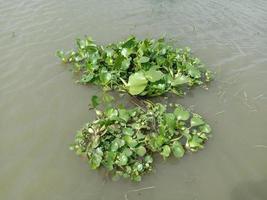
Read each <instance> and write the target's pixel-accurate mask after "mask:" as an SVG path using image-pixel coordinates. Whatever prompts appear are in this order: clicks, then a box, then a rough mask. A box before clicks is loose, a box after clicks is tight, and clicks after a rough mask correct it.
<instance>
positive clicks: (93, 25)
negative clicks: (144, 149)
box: [0, 0, 267, 200]
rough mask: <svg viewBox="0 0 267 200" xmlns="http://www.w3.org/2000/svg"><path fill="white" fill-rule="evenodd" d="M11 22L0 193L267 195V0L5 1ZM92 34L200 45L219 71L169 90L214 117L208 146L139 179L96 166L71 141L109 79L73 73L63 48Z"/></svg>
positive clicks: (187, 199) (3, 77)
mask: <svg viewBox="0 0 267 200" xmlns="http://www.w3.org/2000/svg"><path fill="white" fill-rule="evenodd" d="M0 27H1V28H0V55H1V56H0V163H1V165H0V199H5V200H9V199H10V200H16V199H19V200H21V199H23V200H24V199H25V200H26V199H27V200H28V199H40V200H42V199H44V200H46V199H58V200H61V199H62V200H63V199H64V200H67V199H69V200H72V199H80V200H84V199H101V200H103V199H109V200H112V199H116V200H117V199H125V194H128V199H129V200H131V199H155V200H157V199H159V200H160V199H168V200H169V199H170V200H176V199H177V198H179V199H183V200H196V199H197V200H207V199H217V200H226V199H231V200H232V199H233V200H234V199H237V200H239V199H240V200H241V199H256V198H258V199H264V200H265V199H267V198H266V195H267V191H265V190H264V186H266V178H267V171H266V168H267V160H266V153H267V149H266V148H265V147H266V146H267V134H266V122H267V118H266V113H267V89H266V85H267V79H266V76H267V68H266V65H267V53H266V52H267V45H266V44H267V37H266V34H267V1H265V0H255V1H251V0H242V1H241V0H234V1H233V0H231V1H230V0H224V1H222V0H218V1H214V0H202V1H199V0H192V1H190V2H189V1H184V0H168V1H163V0H157V1H153V0H135V1H127V0H110V1H104V0H77V1H71V0H65V1H57V0H46V1H45V0H36V1H31V0H23V1H19V0H12V1H4V0H0ZM85 34H88V35H90V36H92V37H93V38H94V39H95V40H97V41H99V43H103V44H104V43H108V42H113V41H118V40H121V39H124V38H125V37H127V36H128V35H129V34H135V35H137V36H138V37H140V38H144V37H159V36H162V35H166V37H168V38H172V39H173V40H174V43H175V44H176V45H181V46H190V47H191V48H192V50H193V52H194V53H195V54H196V55H197V56H198V57H200V58H202V60H203V61H204V62H205V63H206V64H207V65H208V66H209V67H210V68H211V69H212V70H214V71H216V73H217V74H216V80H215V81H213V82H212V83H211V85H210V88H209V90H208V91H205V90H203V89H200V88H198V89H194V90H193V91H191V92H190V93H189V95H188V96H187V97H185V98H180V99H177V98H175V97H171V98H170V101H173V102H179V103H181V104H183V105H185V106H188V107H190V108H191V109H192V110H194V111H196V112H197V113H200V114H201V115H203V116H204V117H205V118H206V119H207V121H208V122H209V124H211V125H212V127H213V130H214V137H213V138H212V139H211V140H210V141H209V142H208V144H207V146H206V148H205V149H204V150H203V151H201V152H199V153H196V154H192V155H187V156H185V157H184V158H183V159H182V160H179V161H177V160H172V161H169V162H164V161H162V160H158V161H157V166H156V171H155V173H153V174H150V175H148V176H146V177H145V178H144V181H142V182H141V183H139V184H136V183H131V182H127V181H119V182H111V181H106V180H103V176H102V175H101V173H96V172H95V171H92V170H89V169H88V166H87V164H86V163H84V162H83V161H82V160H80V159H79V158H77V157H76V156H75V155H74V154H73V152H70V151H69V150H68V145H69V144H70V143H71V142H72V141H73V137H74V132H75V131H76V130H77V129H79V128H80V127H81V126H82V124H83V123H85V122H86V121H88V120H90V119H93V117H94V115H93V114H92V112H89V111H88V110H87V105H88V102H89V98H90V97H91V96H92V95H95V94H97V93H99V91H100V90H99V88H98V87H95V86H90V87H84V86H80V85H76V84H74V77H73V76H72V74H71V73H70V72H69V71H68V69H66V68H65V67H64V66H62V65H61V64H60V63H59V61H58V59H57V58H56V57H55V55H54V53H55V51H56V50H58V49H59V48H64V49H70V48H72V47H73V41H74V39H75V38H76V37H82V36H84V35H85ZM147 187H153V189H148V190H140V191H139V189H142V188H147ZM135 190H138V191H137V192H132V191H135ZM248 197H250V198H248Z"/></svg>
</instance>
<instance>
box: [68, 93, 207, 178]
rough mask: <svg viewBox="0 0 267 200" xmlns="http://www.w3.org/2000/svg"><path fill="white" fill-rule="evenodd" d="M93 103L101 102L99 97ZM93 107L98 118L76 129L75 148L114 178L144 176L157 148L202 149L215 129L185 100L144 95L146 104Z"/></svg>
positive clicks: (180, 152)
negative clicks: (169, 104)
mask: <svg viewBox="0 0 267 200" xmlns="http://www.w3.org/2000/svg"><path fill="white" fill-rule="evenodd" d="M92 104H93V107H95V106H97V105H98V99H97V97H93V98H92ZM170 110H171V111H170ZM95 111H96V115H97V119H96V120H94V121H92V122H90V123H87V124H86V125H85V126H84V127H83V128H82V129H81V130H80V131H78V132H77V134H76V137H75V142H74V144H73V145H72V146H71V148H72V150H74V151H76V153H77V154H78V155H82V156H86V157H87V158H88V162H89V165H90V166H91V168H92V169H98V168H100V167H104V168H105V169H106V170H108V171H109V173H110V174H111V175H112V176H113V177H114V178H118V177H124V178H130V179H132V180H135V181H140V180H141V177H142V175H144V174H146V173H148V172H150V171H151V170H152V168H153V161H154V157H155V154H160V155H161V156H162V157H163V158H164V159H166V158H168V157H170V156H171V155H173V156H175V157H176V158H182V157H183V156H184V154H185V153H186V152H188V151H190V152H195V151H198V150H199V149H202V148H203V144H204V143H205V141H206V140H207V139H208V137H209V134H210V132H211V128H210V126H209V125H208V124H207V123H206V122H205V121H204V120H203V118H202V117H201V116H199V115H197V114H195V113H191V112H190V111H188V110H186V109H185V108H184V107H182V106H181V105H175V106H173V107H167V106H165V105H162V104H160V103H156V104H153V103H152V102H149V101H146V102H145V106H144V107H140V106H137V107H135V108H130V109H125V108H123V107H114V106H108V107H106V108H105V109H103V110H95Z"/></svg>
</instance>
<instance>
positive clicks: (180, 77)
mask: <svg viewBox="0 0 267 200" xmlns="http://www.w3.org/2000/svg"><path fill="white" fill-rule="evenodd" d="M189 81H190V78H188V77H186V76H183V75H178V76H177V77H176V78H175V79H174V80H173V81H172V83H171V84H172V86H177V85H183V84H185V83H188V82H189Z"/></svg>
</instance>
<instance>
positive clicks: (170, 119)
mask: <svg viewBox="0 0 267 200" xmlns="http://www.w3.org/2000/svg"><path fill="white" fill-rule="evenodd" d="M164 117H165V121H166V124H167V126H168V128H169V129H175V127H176V119H175V115H174V114H173V113H166V114H165V115H164Z"/></svg>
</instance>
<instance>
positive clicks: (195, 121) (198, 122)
mask: <svg viewBox="0 0 267 200" xmlns="http://www.w3.org/2000/svg"><path fill="white" fill-rule="evenodd" d="M190 124H191V126H192V127H194V126H200V125H202V124H205V122H204V121H203V119H202V118H201V117H199V116H193V117H192V118H191V121H190Z"/></svg>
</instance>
